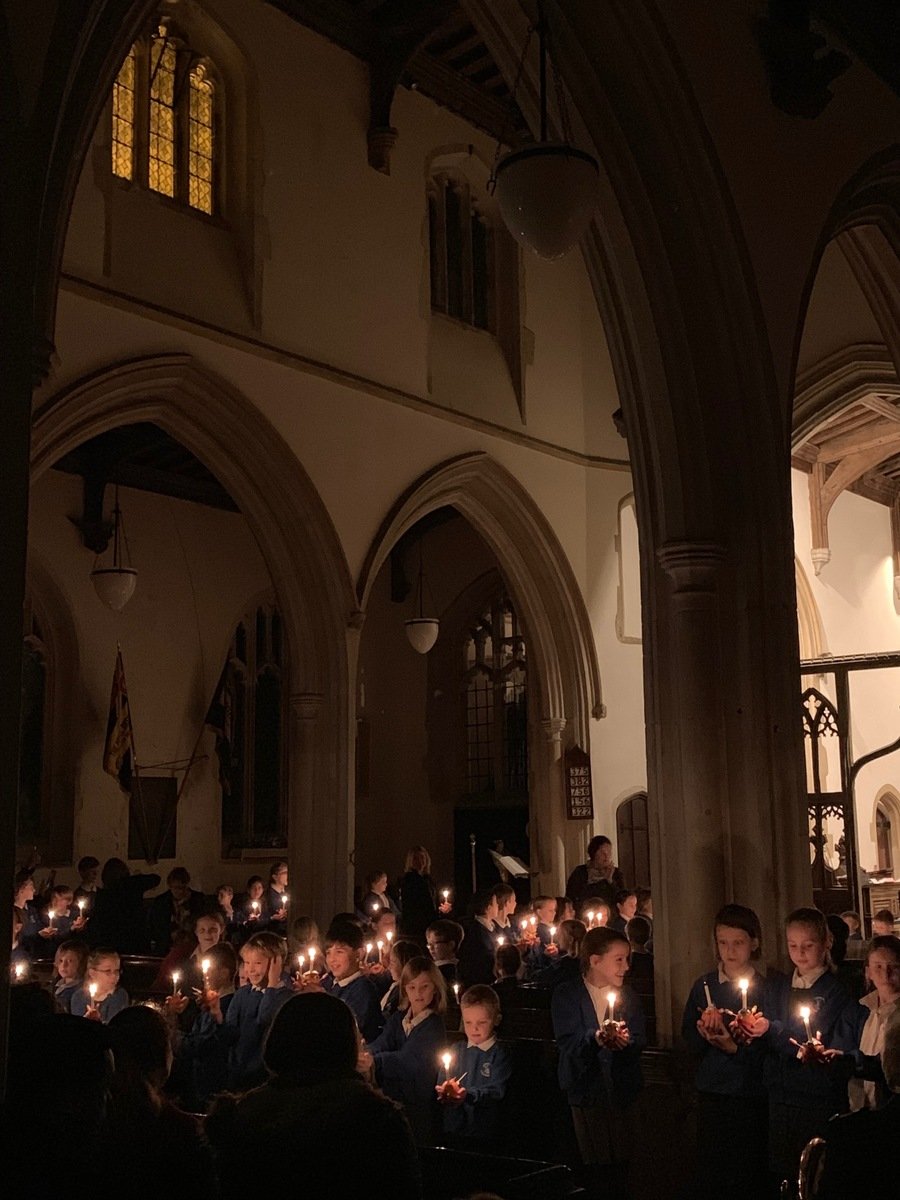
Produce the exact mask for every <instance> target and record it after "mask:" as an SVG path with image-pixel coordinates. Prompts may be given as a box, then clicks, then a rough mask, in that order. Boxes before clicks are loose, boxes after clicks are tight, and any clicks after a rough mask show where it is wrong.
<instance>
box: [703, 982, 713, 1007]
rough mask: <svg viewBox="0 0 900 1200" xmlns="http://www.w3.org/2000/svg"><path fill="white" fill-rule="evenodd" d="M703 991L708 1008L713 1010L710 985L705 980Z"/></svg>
mask: <svg viewBox="0 0 900 1200" xmlns="http://www.w3.org/2000/svg"><path fill="white" fill-rule="evenodd" d="M703 990H704V992H705V993H706V1007H707V1008H712V1007H713V1002H712V996H711V995H710V994H709V984H708V983H707V982H706V980H705V979H704V980H703Z"/></svg>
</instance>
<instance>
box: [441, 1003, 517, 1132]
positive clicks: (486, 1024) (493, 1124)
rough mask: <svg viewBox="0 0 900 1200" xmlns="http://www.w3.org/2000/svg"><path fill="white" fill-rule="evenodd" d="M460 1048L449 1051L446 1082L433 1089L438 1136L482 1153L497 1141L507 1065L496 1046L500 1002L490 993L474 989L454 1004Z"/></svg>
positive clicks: (505, 1056)
mask: <svg viewBox="0 0 900 1200" xmlns="http://www.w3.org/2000/svg"><path fill="white" fill-rule="evenodd" d="M460 1008H461V1010H462V1019H463V1029H464V1030H465V1033H466V1040H465V1042H457V1043H456V1044H455V1046H454V1047H453V1048H452V1050H451V1051H450V1054H451V1055H452V1057H451V1062H450V1066H449V1067H448V1068H447V1081H445V1082H442V1083H439V1084H438V1085H437V1097H438V1102H439V1103H440V1105H441V1107H442V1109H443V1121H444V1132H445V1133H446V1134H448V1135H449V1137H450V1138H452V1139H454V1140H455V1139H460V1140H461V1141H465V1142H468V1143H470V1144H471V1145H472V1147H473V1148H474V1146H475V1145H476V1144H477V1147H478V1149H479V1150H483V1149H484V1148H485V1147H486V1146H487V1144H488V1143H489V1142H491V1141H493V1140H494V1139H495V1138H496V1136H497V1126H498V1121H499V1117H500V1101H501V1100H502V1099H503V1097H504V1096H505V1095H506V1087H507V1084H508V1083H509V1077H510V1074H511V1073H512V1063H511V1062H510V1058H509V1054H508V1052H507V1050H506V1048H505V1047H504V1046H501V1045H500V1043H499V1042H498V1041H497V1034H496V1030H497V1025H498V1024H499V1023H500V1000H499V997H498V996H497V993H496V992H495V991H494V989H493V988H490V987H487V986H486V985H484V984H476V985H475V986H474V987H470V988H469V989H468V991H466V992H464V993H463V996H462V999H461V1000H460Z"/></svg>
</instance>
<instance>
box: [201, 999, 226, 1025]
mask: <svg viewBox="0 0 900 1200" xmlns="http://www.w3.org/2000/svg"><path fill="white" fill-rule="evenodd" d="M206 1011H207V1012H208V1013H209V1015H210V1016H211V1017H212V1019H213V1020H214V1021H215V1023H216V1024H217V1025H221V1024H222V1022H223V1021H224V1020H225V1014H224V1013H223V1012H222V1005H221V1004H220V1003H219V993H218V992H214V991H209V992H207V993H206Z"/></svg>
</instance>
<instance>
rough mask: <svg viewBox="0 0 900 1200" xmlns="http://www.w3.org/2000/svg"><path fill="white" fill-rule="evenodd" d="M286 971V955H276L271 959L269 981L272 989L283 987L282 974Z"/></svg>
mask: <svg viewBox="0 0 900 1200" xmlns="http://www.w3.org/2000/svg"><path fill="white" fill-rule="evenodd" d="M283 970H284V955H283V954H275V955H273V956H272V957H271V958H270V959H269V980H268V986H269V987H270V988H277V987H281V973H282V971H283Z"/></svg>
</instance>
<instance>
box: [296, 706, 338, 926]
mask: <svg viewBox="0 0 900 1200" xmlns="http://www.w3.org/2000/svg"><path fill="white" fill-rule="evenodd" d="M323 699H324V697H323V696H322V695H321V694H319V693H317V692H298V693H294V694H293V695H292V696H291V698H290V714H291V720H290V753H289V762H290V765H289V771H290V780H289V788H288V796H289V798H290V799H289V809H288V868H289V871H290V896H291V912H292V913H293V915H294V916H302V915H304V914H307V913H308V914H311V915H314V916H316V917H318V918H319V919H321V917H320V916H319V914H320V908H321V903H322V899H323V897H324V893H325V891H326V889H327V891H329V892H330V890H331V882H332V881H331V879H330V878H328V876H329V875H333V873H334V868H335V865H336V864H335V862H334V857H333V855H334V850H333V846H332V845H331V839H330V838H329V826H328V822H327V821H325V820H323V815H324V814H322V813H321V812H320V811H318V809H319V805H318V804H317V795H316V775H317V772H316V757H317V755H316V741H317V738H316V731H317V725H318V721H319V713H320V710H321V708H322V701H323ZM325 915H326V916H327V917H330V916H331V912H328V913H327V914H325Z"/></svg>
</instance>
